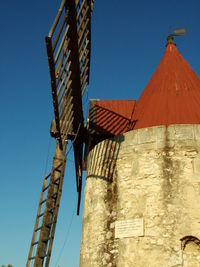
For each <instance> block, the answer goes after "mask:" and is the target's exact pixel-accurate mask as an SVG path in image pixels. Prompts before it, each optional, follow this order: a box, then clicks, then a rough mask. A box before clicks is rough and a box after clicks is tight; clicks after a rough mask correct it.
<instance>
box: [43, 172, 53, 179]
mask: <svg viewBox="0 0 200 267" xmlns="http://www.w3.org/2000/svg"><path fill="white" fill-rule="evenodd" d="M50 176H51V172H50V173H49V174H48V175H46V176H45V177H44V179H45V180H47V179H48V178H49V177H50Z"/></svg>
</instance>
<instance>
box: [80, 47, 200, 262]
mask: <svg viewBox="0 0 200 267" xmlns="http://www.w3.org/2000/svg"><path fill="white" fill-rule="evenodd" d="M111 102H112V103H111ZM90 122H91V124H90V125H91V127H90V128H92V127H93V130H92V131H91V138H90V139H91V140H92V141H91V140H89V141H88V153H87V155H86V156H85V158H86V157H87V179H86V185H85V198H84V212H83V225H82V242H81V256H80V266H81V267H101V266H108V267H115V266H117V267H134V266H136V267H168V266H169V267H172V266H173V267H175V266H176V267H178V266H179V267H180V266H184V267H186V266H187V267H197V266H200V80H199V78H198V76H197V75H196V74H195V73H194V71H193V70H192V69H191V67H190V66H189V64H188V63H187V62H186V61H185V60H184V59H183V57H182V56H181V55H180V53H179V51H178V50H177V48H176V45H175V44H174V43H173V42H170V43H168V44H167V47H166V51H165V53H164V56H163V58H162V60H161V62H160V64H159V66H158V68H157V69H156V71H155V73H154V75H153V76H152V78H151V80H150V82H149V83H148V85H147V87H146V88H145V90H144V92H143V94H142V95H141V97H140V98H139V100H138V101H137V103H135V101H108V102H106V101H93V102H91V106H90Z"/></svg>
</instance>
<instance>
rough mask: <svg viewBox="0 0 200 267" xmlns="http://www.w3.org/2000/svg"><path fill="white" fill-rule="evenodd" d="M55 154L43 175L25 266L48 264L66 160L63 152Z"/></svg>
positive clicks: (37, 266) (38, 266)
mask: <svg viewBox="0 0 200 267" xmlns="http://www.w3.org/2000/svg"><path fill="white" fill-rule="evenodd" d="M57 150H59V148H57ZM57 152H58V151H57ZM56 154H58V153H56V152H55V157H54V162H53V168H52V171H51V173H50V174H48V175H46V176H45V177H44V181H43V185H42V190H41V195H40V200H39V205H38V210H37V216H36V221H35V227H34V231H33V236H32V241H31V246H30V250H29V255H28V260H27V263H26V267H30V266H34V267H42V266H45V267H47V266H49V262H50V256H51V251H52V245H53V239H54V234H55V229H56V222H57V217H58V210H59V204H60V198H61V194H62V186H63V178H64V171H65V161H66V159H65V155H64V154H63V153H62V155H61V157H56ZM59 156H60V154H59Z"/></svg>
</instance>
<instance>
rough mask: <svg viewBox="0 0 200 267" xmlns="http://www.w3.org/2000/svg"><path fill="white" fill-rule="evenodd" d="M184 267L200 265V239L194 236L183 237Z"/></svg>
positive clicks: (199, 266)
mask: <svg viewBox="0 0 200 267" xmlns="http://www.w3.org/2000/svg"><path fill="white" fill-rule="evenodd" d="M181 247H182V250H183V267H200V240H199V239H198V238H197V237H194V236H185V237H184V238H182V239H181Z"/></svg>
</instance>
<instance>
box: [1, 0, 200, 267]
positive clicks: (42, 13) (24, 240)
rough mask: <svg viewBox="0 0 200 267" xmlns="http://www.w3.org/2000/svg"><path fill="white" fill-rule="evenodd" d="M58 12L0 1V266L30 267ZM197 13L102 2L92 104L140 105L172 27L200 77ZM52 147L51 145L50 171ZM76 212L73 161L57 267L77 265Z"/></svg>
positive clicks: (97, 13) (194, 8)
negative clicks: (180, 31) (51, 37)
mask: <svg viewBox="0 0 200 267" xmlns="http://www.w3.org/2000/svg"><path fill="white" fill-rule="evenodd" d="M59 5H60V1H59V0H51V1H49V0H42V1H39V0H35V1H29V0H26V1H25V0H10V1H0V34H1V38H0V54H1V57H0V58H1V65H0V78H1V89H0V116H1V121H0V122H1V127H0V129H1V132H0V137H1V138H0V152H1V161H0V166H1V186H0V188H1V194H0V214H1V215H0V216H1V221H0V223H1V225H0V266H1V264H8V263H11V264H13V265H14V267H23V266H25V262H26V259H27V254H28V250H29V246H30V241H31V237H32V231H33V226H34V222H35V216H36V210H37V205H38V201H39V196H40V190H41V186H42V180H43V176H44V172H45V164H46V158H47V151H48V144H49V125H50V121H51V119H52V116H53V108H52V100H51V89H50V76H49V70H48V63H47V56H46V48H45V41H44V38H45V36H46V35H47V34H48V31H49V28H50V26H51V24H52V22H53V20H54V17H55V15H56V12H57V9H58V7H59ZM199 12H200V1H199V0H190V1H188V0H165V1H164V0H163V1H161V0H157V1H156V0H154V1H149V0H123V1H119V0H113V1H108V0H96V1H95V5H94V12H93V21H92V60H91V79H90V86H89V88H88V89H89V98H100V99H138V97H139V96H140V94H141V92H142V91H143V89H144V88H145V86H146V84H147V83H148V80H149V79H150V77H151V76H152V74H153V72H154V71H155V69H156V67H157V65H158V63H159V62H160V60H161V57H162V55H163V53H164V50H165V43H166V37H167V34H168V32H169V29H170V26H171V29H174V28H180V27H186V30H187V35H186V37H179V38H177V39H176V43H177V47H178V49H179V51H180V52H181V54H182V55H183V56H184V58H185V59H186V60H187V61H188V62H189V63H190V65H191V66H192V68H193V69H194V70H195V72H196V73H197V74H198V76H200V30H199V28H200V16H199ZM86 100H87V99H85V101H84V103H85V105H84V109H85V110H87V106H88V103H87V101H86ZM54 145H55V141H54V140H52V141H51V150H50V159H49V162H48V168H47V170H48V171H50V166H51V161H52V153H53V149H54ZM75 205H76V191H75V177H74V166H73V157H72V155H70V156H69V160H68V161H67V168H66V175H65V181H64V188H63V195H62V199H61V207H60V213H59V218H58V223H57V229H56V236H55V241H54V247H53V253H52V259H51V265H50V266H51V267H55V266H58V264H59V265H60V266H61V267H78V265H79V250H80V238H81V217H82V214H81V215H80V217H76V215H74V217H72V215H73V214H75ZM71 218H73V223H72V226H71V229H70V231H69V234H67V231H68V229H69V225H70V221H71ZM66 237H68V239H67V242H66V244H65V246H64V249H63V252H62V254H61V256H60V258H59V261H58V264H57V265H55V264H56V262H57V258H58V256H59V253H60V251H61V248H62V247H63V244H64V242H65V239H66Z"/></svg>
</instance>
